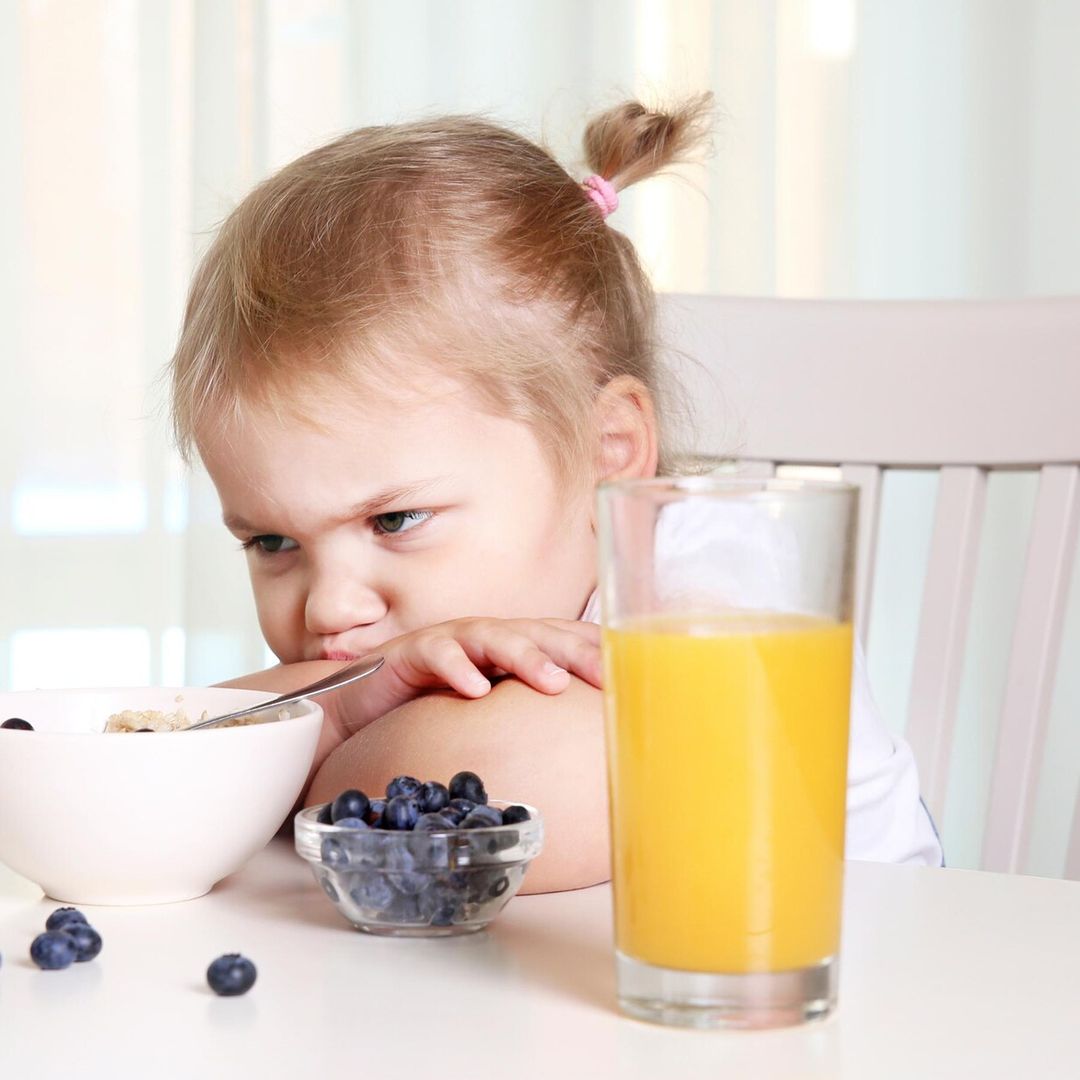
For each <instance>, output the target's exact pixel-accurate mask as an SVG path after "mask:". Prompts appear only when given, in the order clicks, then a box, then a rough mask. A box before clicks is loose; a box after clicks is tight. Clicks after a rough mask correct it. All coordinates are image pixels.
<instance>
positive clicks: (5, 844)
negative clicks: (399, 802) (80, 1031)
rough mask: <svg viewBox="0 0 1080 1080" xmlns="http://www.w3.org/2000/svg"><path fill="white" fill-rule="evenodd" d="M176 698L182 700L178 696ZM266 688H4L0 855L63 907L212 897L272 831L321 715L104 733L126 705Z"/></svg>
mask: <svg viewBox="0 0 1080 1080" xmlns="http://www.w3.org/2000/svg"><path fill="white" fill-rule="evenodd" d="M178 695H179V696H180V697H181V698H182V700H181V701H180V702H179V704H178V703H177V700H176V699H177V696H178ZM269 696H272V695H269V694H268V693H267V692H266V691H263V690H236V689H225V688H218V687H190V688H185V687H180V688H178V687H173V688H169V687H134V688H133V687H127V688H123V689H116V688H109V689H95V690H26V691H15V692H9V693H0V723H2V722H3V721H4V720H6V719H8V718H9V717H14V716H17V717H20V718H21V719H23V720H26V721H28V722H29V723H31V724H33V726H34V730H33V731H18V730H9V729H7V730H5V729H0V862H2V863H5V864H6V865H7V866H9V867H10V868H11V869H12V870H14V871H15V872H16V873H18V874H22V875H23V876H24V877H27V878H29V879H30V880H31V881H34V882H36V883H37V884H38V885H40V886H41V888H42V889H43V890H44V891H45V892H46V893H47V894H48V895H49V896H51V897H52V898H53V899H55V900H61V901H65V902H67V903H70V904H163V903H169V902H172V901H175V900H190V899H191V898H192V897H195V896H202V895H203V893H206V892H209V890H210V889H211V888H212V887H213V886H214V884H215V883H216V882H218V881H220V880H221V879H222V878H223V877H226V876H227V875H229V874H231V873H233V872H234V871H236V870H238V869H239V868H240V867H241V866H243V864H244V863H245V862H247V860H248V859H250V858H251V857H252V855H254V854H255V853H256V852H257V851H259V850H260V849H261V848H263V847H264V846H265V845H266V843H267V841H268V840H270V838H271V837H272V836H273V835H274V833H275V832H276V831H277V830H278V828H279V827H280V826H281V825H282V823H283V822H284V821H285V819H286V818H287V817H288V816H289V812H290V810H291V809H292V807H293V804H294V803H295V801H296V799H297V797H298V796H299V794H300V792H301V790H302V788H303V785H304V781H305V780H306V779H307V774H308V770H309V769H310V768H311V762H312V760H313V759H314V756H315V748H316V744H317V743H318V739H319V731H320V729H321V728H322V716H323V714H322V709H321V708H320V707H319V705H318V704H317V703H316V702H314V701H306V700H305V701H300V702H297V703H296V704H295V705H291V706H288V709H289V714H290V716H289V719H286V720H280V721H275V722H273V723H264V724H251V725H247V726H243V727H232V728H221V729H217V728H210V729H208V730H206V731H192V732H184V731H178V732H154V733H152V734H136V733H125V734H119V733H116V734H108V735H106V734H104V733H103V729H104V727H105V721H106V720H107V719H108V717H109V716H110V715H111V714H113V713H116V712H121V711H122V710H124V709H159V710H161V711H162V712H173V711H175V710H176V709H178V708H182V709H183V710H184V712H185V713H186V714H187V716H188V717H189V719H193V720H194V719H198V718H199V717H200V716H201V714H202V712H203V710H204V709H205V710H207V711H208V712H209V713H210V715H219V714H221V713H225V712H231V711H232V710H234V709H242V708H244V707H246V706H248V705H256V704H258V703H259V702H261V701H265V700H267V698H268V697H269Z"/></svg>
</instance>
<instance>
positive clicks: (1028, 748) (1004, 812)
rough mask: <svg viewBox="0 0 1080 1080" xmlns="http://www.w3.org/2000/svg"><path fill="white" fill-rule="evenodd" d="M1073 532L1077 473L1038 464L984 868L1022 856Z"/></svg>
mask: <svg viewBox="0 0 1080 1080" xmlns="http://www.w3.org/2000/svg"><path fill="white" fill-rule="evenodd" d="M1078 526H1080V468H1078V467H1077V466H1075V465H1048V466H1046V467H1045V468H1044V469H1043V470H1042V472H1041V474H1040V478H1039V494H1038V498H1037V499H1036V502H1035V518H1034V521H1033V522H1032V526H1031V538H1030V540H1029V541H1028V550H1027V559H1026V563H1025V568H1024V582H1023V586H1022V589H1021V593H1020V606H1019V610H1018V612H1017V616H1016V624H1015V628H1014V631H1013V639H1012V650H1011V653H1010V656H1009V670H1008V676H1007V679H1006V683H1005V698H1004V703H1003V705H1002V710H1001V722H1000V726H999V727H998V739H997V751H996V753H995V756H994V772H993V780H992V782H991V786H990V807H989V811H988V813H987V817H986V830H985V832H984V834H983V852H982V864H983V867H984V868H985V869H987V870H1002V871H1009V872H1015V871H1019V870H1022V869H1023V865H1024V860H1025V858H1026V856H1027V847H1028V839H1029V834H1030V831H1031V819H1032V812H1033V809H1034V804H1035V791H1036V783H1037V780H1038V775H1039V771H1040V768H1041V765H1042V758H1043V751H1044V749H1045V744H1046V728H1047V720H1048V717H1049V714H1050V704H1051V697H1052V694H1053V689H1054V678H1055V676H1056V674H1057V662H1058V655H1059V653H1060V651H1061V635H1062V626H1063V623H1064V619H1065V602H1066V600H1067V598H1068V595H1069V579H1070V577H1071V575H1072V567H1073V562H1074V561H1075V556H1076V540H1077V529H1078Z"/></svg>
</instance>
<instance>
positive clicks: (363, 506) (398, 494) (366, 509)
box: [222, 476, 446, 532]
mask: <svg viewBox="0 0 1080 1080" xmlns="http://www.w3.org/2000/svg"><path fill="white" fill-rule="evenodd" d="M445 479H446V477H444V476H433V477H431V478H430V479H428V480H419V481H417V482H416V483H414V484H401V485H398V486H396V487H388V488H384V489H383V490H382V491H380V492H378V493H377V494H375V495H372V496H371V497H370V498H368V499H364V500H363V501H362V502H358V503H355V504H354V505H353V506H351V507H350V508H349V509H348V510H347V511H346V512H345V513H344V514H342V515H340V516H339V517H334V518H331V519H330V520H329V521H328V522H327V524H328V525H341V524H344V523H345V522H346V521H354V520H355V519H356V518H360V517H374V516H375V515H376V514H378V513H380V512H381V511H382V510H383V508H384V507H386V506H392V505H394V504H395V503H408V502H410V501H412V500H415V499H418V498H420V497H421V496H422V495H423V494H424V493H425V492H426V491H427V490H428V489H429V488H431V487H434V486H435V485H436V484H440V483H442V482H443V481H444V480H445ZM222 520H223V521H224V522H225V526H226V527H227V528H228V529H230V530H232V531H233V532H254V531H256V526H254V525H252V524H251V523H250V522H248V521H246V520H245V519H244V518H242V517H240V516H239V515H236V514H226V515H225V516H224V517H223V519H222Z"/></svg>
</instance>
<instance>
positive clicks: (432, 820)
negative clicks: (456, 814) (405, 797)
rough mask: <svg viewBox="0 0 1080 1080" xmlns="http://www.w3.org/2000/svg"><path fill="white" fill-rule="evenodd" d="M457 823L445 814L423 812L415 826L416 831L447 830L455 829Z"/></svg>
mask: <svg viewBox="0 0 1080 1080" xmlns="http://www.w3.org/2000/svg"><path fill="white" fill-rule="evenodd" d="M456 824H457V823H456V822H455V821H453V820H451V819H450V818H448V817H447V816H446V815H445V814H421V815H420V816H419V817H418V818H417V819H416V824H415V825H414V826H413V828H414V829H415V831H416V832H446V831H448V830H453V828H454V827H455V825H456Z"/></svg>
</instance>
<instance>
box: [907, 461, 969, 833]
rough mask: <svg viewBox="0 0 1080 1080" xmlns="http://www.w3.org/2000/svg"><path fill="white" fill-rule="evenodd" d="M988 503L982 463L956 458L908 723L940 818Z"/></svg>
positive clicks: (939, 524)
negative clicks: (965, 462) (979, 465)
mask: <svg viewBox="0 0 1080 1080" xmlns="http://www.w3.org/2000/svg"><path fill="white" fill-rule="evenodd" d="M985 503H986V473H985V471H984V470H983V469H979V468H976V467H974V466H955V465H954V466H949V467H948V468H944V469H942V470H941V480H940V482H939V485H938V495H937V507H936V509H935V511H934V531H933V537H932V539H931V541H930V559H929V562H928V563H927V567H926V581H925V584H924V586H923V599H922V611H921V614H920V619H919V636H918V645H917V647H916V650H915V663H914V667H913V669H912V674H911V695H910V698H909V700H908V724H907V738H908V741H909V742H910V743H911V749H912V750H913V751H914V753H915V760H916V761H917V762H918V766H919V777H920V779H921V781H922V789H923V797H924V798H925V799H926V802H927V805H928V806H929V807H930V811H931V813H932V814H934V816H935V817H937V818H939V819H940V817H941V816H942V815H943V812H944V810H945V792H946V789H947V786H948V779H949V761H950V758H951V756H952V746H953V733H954V731H955V728H956V702H957V698H958V697H959V693H960V677H961V674H962V668H963V664H962V660H963V656H964V646H965V644H966V642H967V629H968V620H969V618H970V615H971V597H972V592H973V590H974V587H975V566H976V561H977V556H978V550H979V532H980V529H981V527H982V518H983V508H984V506H985Z"/></svg>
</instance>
